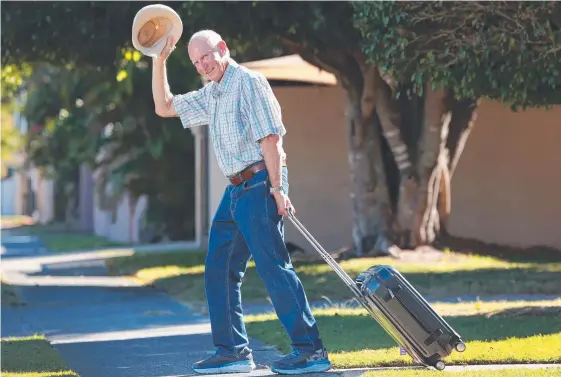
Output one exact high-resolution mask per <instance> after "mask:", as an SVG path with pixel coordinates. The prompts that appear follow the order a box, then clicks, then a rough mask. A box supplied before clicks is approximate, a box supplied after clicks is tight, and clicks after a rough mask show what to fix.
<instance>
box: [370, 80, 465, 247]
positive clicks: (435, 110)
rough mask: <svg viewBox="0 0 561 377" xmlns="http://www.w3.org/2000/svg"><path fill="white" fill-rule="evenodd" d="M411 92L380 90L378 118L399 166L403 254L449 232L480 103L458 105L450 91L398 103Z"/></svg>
mask: <svg viewBox="0 0 561 377" xmlns="http://www.w3.org/2000/svg"><path fill="white" fill-rule="evenodd" d="M396 90H399V91H400V93H401V94H402V95H403V94H404V92H406V90H407V88H403V87H401V88H397V89H393V88H391V87H390V85H389V84H388V83H382V84H381V85H380V86H379V88H378V97H377V109H376V111H377V115H378V117H379V119H380V125H381V128H382V131H383V135H384V137H385V140H386V142H387V143H386V144H387V146H388V148H389V149H390V150H391V155H392V156H393V159H394V161H395V167H394V169H395V170H397V171H396V172H395V175H396V176H397V177H398V180H399V182H397V183H394V184H391V185H389V186H388V188H389V189H390V190H393V191H394V192H393V193H392V195H390V197H391V198H396V199H395V202H394V203H392V204H391V205H392V208H393V211H394V217H393V218H394V223H393V224H392V227H391V229H392V233H391V234H390V235H389V237H390V238H391V239H393V240H394V241H395V243H396V244H397V245H398V246H399V247H401V248H415V247H417V246H421V245H425V244H430V243H431V242H433V241H434V240H435V238H436V237H437V236H438V234H439V232H440V231H445V227H446V222H447V219H448V216H449V214H450V210H451V207H450V206H451V190H450V181H451V178H452V173H453V170H454V168H455V166H456V165H457V162H458V159H459V157H460V155H461V152H462V150H463V146H464V144H465V141H466V139H467V136H468V135H469V131H470V130H471V128H472V126H473V121H474V119H475V117H474V115H475V112H474V110H475V102H474V101H471V100H464V101H459V102H458V101H454V100H453V98H452V96H451V94H450V93H449V92H447V91H443V90H440V91H436V92H435V91H431V90H426V91H425V94H424V95H423V96H414V97H412V98H407V97H402V98H401V99H397V98H396V94H395V93H396Z"/></svg>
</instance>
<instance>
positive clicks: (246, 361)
mask: <svg viewBox="0 0 561 377" xmlns="http://www.w3.org/2000/svg"><path fill="white" fill-rule="evenodd" d="M254 369H255V363H254V362H253V356H252V354H251V353H248V354H247V355H220V354H217V353H215V354H214V355H212V356H210V357H208V358H206V359H204V360H201V361H197V362H196V363H194V364H193V370H194V371H195V372H197V373H201V374H221V373H246V372H251V371H252V370H254Z"/></svg>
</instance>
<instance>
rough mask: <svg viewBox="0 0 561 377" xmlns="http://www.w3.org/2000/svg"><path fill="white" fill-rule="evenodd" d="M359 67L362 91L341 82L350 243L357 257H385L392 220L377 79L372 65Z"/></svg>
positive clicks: (388, 246) (388, 247) (391, 248)
mask: <svg viewBox="0 0 561 377" xmlns="http://www.w3.org/2000/svg"><path fill="white" fill-rule="evenodd" d="M361 68H362V71H363V80H364V81H363V86H362V88H360V87H357V86H356V85H355V86H352V85H349V82H347V83H343V87H344V88H345V90H346V91H347V99H348V111H347V120H348V132H349V135H348V142H349V166H350V176H351V194H350V195H351V202H352V210H353V225H354V226H353V243H354V247H355V254H356V255H357V256H364V255H366V254H369V255H388V254H391V253H393V252H394V249H393V242H392V240H391V239H390V238H389V237H388V234H389V233H390V227H391V224H392V223H393V217H392V210H391V206H390V200H389V196H388V191H387V186H386V180H385V174H384V166H383V163H382V158H381V149H380V137H381V135H380V133H379V131H378V128H377V127H376V123H375V120H376V119H375V116H376V112H375V109H376V95H377V93H376V88H377V86H378V85H379V76H378V75H377V71H376V67H375V66H369V65H364V66H362V67H361ZM345 84H346V85H345Z"/></svg>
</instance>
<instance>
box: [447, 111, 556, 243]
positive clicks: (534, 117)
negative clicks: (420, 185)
mask: <svg viewBox="0 0 561 377" xmlns="http://www.w3.org/2000/svg"><path fill="white" fill-rule="evenodd" d="M560 140H561V106H557V107H554V108H553V109H551V110H549V111H547V110H544V109H528V110H526V111H524V112H518V113H515V112H512V111H511V110H510V109H508V108H505V107H503V105H502V104H500V103H497V102H493V101H483V102H482V104H481V106H480V108H479V111H478V117H477V121H476V123H475V127H474V129H473V131H472V133H471V135H470V138H469V139H468V142H467V145H466V148H465V149H464V153H463V155H462V157H461V159H460V162H459V164H458V168H457V171H456V173H455V175H454V177H453V181H452V216H451V219H450V220H451V222H450V232H451V233H452V234H456V235H461V236H465V237H473V238H476V239H480V240H483V241H487V242H496V243H504V244H508V245H512V246H532V245H546V246H552V247H556V248H559V249H561V147H560V146H559V141H560Z"/></svg>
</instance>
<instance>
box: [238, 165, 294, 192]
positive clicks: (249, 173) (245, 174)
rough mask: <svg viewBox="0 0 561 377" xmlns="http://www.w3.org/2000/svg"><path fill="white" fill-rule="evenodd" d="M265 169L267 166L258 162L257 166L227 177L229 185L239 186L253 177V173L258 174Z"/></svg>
mask: <svg viewBox="0 0 561 377" xmlns="http://www.w3.org/2000/svg"><path fill="white" fill-rule="evenodd" d="M283 162H284V161H283ZM282 167H286V163H285V162H284V163H283V164H282ZM265 169H267V166H266V165H265V162H260V163H258V164H255V165H252V166H250V167H248V168H245V169H244V170H242V171H241V172H239V173H238V174H236V175H233V176H231V177H229V179H230V183H232V184H233V185H234V186H239V185H240V184H241V183H243V182H244V181H247V180H248V179H250V178H251V177H253V176H254V175H255V173H257V172H260V171H261V170H265Z"/></svg>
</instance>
